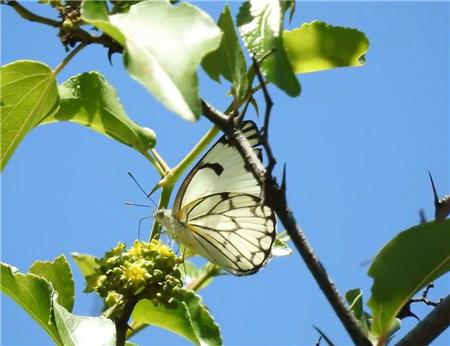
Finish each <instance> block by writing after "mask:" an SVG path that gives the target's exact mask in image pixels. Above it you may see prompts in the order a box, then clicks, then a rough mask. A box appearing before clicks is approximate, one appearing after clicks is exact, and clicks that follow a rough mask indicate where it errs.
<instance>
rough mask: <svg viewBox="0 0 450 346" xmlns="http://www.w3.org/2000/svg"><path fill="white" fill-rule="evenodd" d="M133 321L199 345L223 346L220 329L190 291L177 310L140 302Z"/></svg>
mask: <svg viewBox="0 0 450 346" xmlns="http://www.w3.org/2000/svg"><path fill="white" fill-rule="evenodd" d="M131 317H132V318H133V320H134V321H136V322H140V323H145V324H150V325H154V326H157V327H160V328H164V329H167V330H169V331H171V332H173V333H176V334H178V335H180V336H182V337H185V338H186V339H188V340H190V341H192V342H193V343H194V344H196V345H221V344H222V339H221V336H220V330H219V326H218V325H217V324H216V323H215V322H214V319H213V317H212V316H211V313H210V312H209V311H208V309H207V308H206V307H205V306H204V305H203V304H202V302H201V298H200V296H198V295H196V294H195V293H194V292H192V291H187V292H186V293H185V294H184V297H183V299H182V300H181V301H179V302H178V307H177V308H176V309H173V310H171V309H166V308H165V307H164V306H161V305H158V306H154V305H153V303H152V302H151V301H150V300H141V301H140V302H139V303H138V304H137V305H136V307H135V308H134V311H133V314H132V315H131Z"/></svg>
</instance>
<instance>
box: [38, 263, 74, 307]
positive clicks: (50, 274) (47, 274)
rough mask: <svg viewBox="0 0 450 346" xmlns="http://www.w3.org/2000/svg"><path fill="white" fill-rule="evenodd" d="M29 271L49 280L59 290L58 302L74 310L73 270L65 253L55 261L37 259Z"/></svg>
mask: <svg viewBox="0 0 450 346" xmlns="http://www.w3.org/2000/svg"><path fill="white" fill-rule="evenodd" d="M29 273H33V274H35V275H38V276H40V277H43V278H45V279H47V281H49V282H50V283H51V284H52V286H53V289H54V290H55V291H57V292H58V302H59V304H61V305H62V306H64V307H65V308H66V309H67V310H69V311H72V308H73V303H74V297H75V287H74V283H73V276H72V271H71V270H70V267H69V263H68V262H67V260H66V257H64V255H60V256H58V257H56V258H55V260H54V261H52V262H50V261H45V262H43V261H36V262H34V263H33V265H32V266H31V268H30V270H29Z"/></svg>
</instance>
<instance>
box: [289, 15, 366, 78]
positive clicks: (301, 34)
mask: <svg viewBox="0 0 450 346" xmlns="http://www.w3.org/2000/svg"><path fill="white" fill-rule="evenodd" d="M283 39H284V48H285V49H286V53H287V56H288V57H289V60H290V62H291V64H292V66H293V68H294V71H295V73H306V72H315V71H321V70H327V69H331V68H335V67H346V66H361V65H364V63H365V56H364V55H365V54H366V53H367V50H368V49H369V40H368V39H367V37H366V35H364V33H362V32H360V31H358V30H356V29H349V28H343V27H339V26H332V25H328V24H327V23H324V22H320V21H313V22H311V23H304V24H302V25H301V26H300V27H299V28H297V29H294V30H292V31H284V33H283Z"/></svg>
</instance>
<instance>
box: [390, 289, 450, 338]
mask: <svg viewBox="0 0 450 346" xmlns="http://www.w3.org/2000/svg"><path fill="white" fill-rule="evenodd" d="M449 326H450V295H448V296H447V297H446V298H445V299H444V300H443V301H442V302H440V303H439V304H438V305H437V306H436V307H435V308H434V309H433V310H432V311H431V312H430V313H429V314H428V315H427V316H426V317H425V318H424V319H423V320H422V321H421V322H420V323H418V324H417V325H416V326H415V327H414V328H413V329H412V330H411V331H410V332H409V333H408V334H407V335H405V336H404V337H403V339H401V340H400V341H399V342H398V343H397V344H396V346H415V345H429V344H430V343H431V342H432V341H433V340H434V339H436V337H437V336H438V335H440V334H441V333H442V332H444V331H445V330H446V329H447V328H448V327H449Z"/></svg>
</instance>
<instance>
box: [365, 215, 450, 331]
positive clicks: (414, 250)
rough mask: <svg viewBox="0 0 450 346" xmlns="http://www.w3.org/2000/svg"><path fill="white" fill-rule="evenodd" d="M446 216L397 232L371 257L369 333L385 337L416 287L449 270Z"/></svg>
mask: <svg viewBox="0 0 450 346" xmlns="http://www.w3.org/2000/svg"><path fill="white" fill-rule="evenodd" d="M449 244H450V220H446V221H445V222H443V223H436V222H430V223H425V224H421V225H418V226H415V227H412V228H410V229H408V230H406V231H403V232H401V233H400V234H398V235H397V236H396V237H395V238H394V239H392V240H391V241H390V242H389V243H388V244H386V245H385V246H384V247H383V249H382V250H381V251H380V253H379V254H378V255H377V256H376V258H375V259H374V261H373V263H372V265H371V266H370V268H369V273H368V274H369V276H370V277H372V278H373V285H372V297H371V298H370V300H369V303H368V305H369V306H370V308H371V309H372V315H373V320H372V333H373V334H374V335H378V336H380V339H381V340H386V338H387V337H388V334H389V330H390V329H391V328H392V326H393V323H394V321H395V316H397V314H398V312H399V311H400V309H401V308H402V307H403V306H404V305H405V304H406V303H407V302H408V300H409V299H410V298H411V297H412V296H413V295H414V294H415V293H416V292H418V291H419V290H420V289H422V288H423V287H425V286H426V285H427V284H429V283H430V282H432V281H433V280H435V279H436V278H438V277H440V276H441V275H444V274H445V273H447V272H448V271H449V270H450V246H449Z"/></svg>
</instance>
